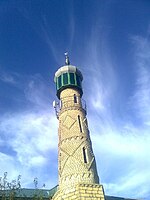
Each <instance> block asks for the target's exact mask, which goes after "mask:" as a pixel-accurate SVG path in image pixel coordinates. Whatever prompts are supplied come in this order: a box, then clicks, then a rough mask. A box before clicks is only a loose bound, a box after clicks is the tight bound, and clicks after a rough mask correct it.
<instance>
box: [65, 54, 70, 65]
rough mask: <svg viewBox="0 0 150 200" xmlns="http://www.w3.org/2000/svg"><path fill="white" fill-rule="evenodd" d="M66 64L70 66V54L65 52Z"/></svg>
mask: <svg viewBox="0 0 150 200" xmlns="http://www.w3.org/2000/svg"><path fill="white" fill-rule="evenodd" d="M65 64H66V65H70V61H69V56H68V52H65Z"/></svg>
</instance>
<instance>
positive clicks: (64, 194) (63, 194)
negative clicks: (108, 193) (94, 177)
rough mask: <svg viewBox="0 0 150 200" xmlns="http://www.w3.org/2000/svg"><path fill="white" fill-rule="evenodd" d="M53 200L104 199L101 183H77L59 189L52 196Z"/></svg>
mask: <svg viewBox="0 0 150 200" xmlns="http://www.w3.org/2000/svg"><path fill="white" fill-rule="evenodd" d="M53 199H54V200H105V194H104V190H103V186H102V185H98V184H78V185H76V186H75V187H74V188H70V187H68V189H67V190H65V191H64V190H59V191H58V192H57V193H56V194H55V195H54V197H53Z"/></svg>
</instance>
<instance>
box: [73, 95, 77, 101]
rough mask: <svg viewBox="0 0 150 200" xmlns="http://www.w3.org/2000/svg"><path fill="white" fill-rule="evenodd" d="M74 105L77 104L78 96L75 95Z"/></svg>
mask: <svg viewBox="0 0 150 200" xmlns="http://www.w3.org/2000/svg"><path fill="white" fill-rule="evenodd" d="M74 103H77V95H76V94H74Z"/></svg>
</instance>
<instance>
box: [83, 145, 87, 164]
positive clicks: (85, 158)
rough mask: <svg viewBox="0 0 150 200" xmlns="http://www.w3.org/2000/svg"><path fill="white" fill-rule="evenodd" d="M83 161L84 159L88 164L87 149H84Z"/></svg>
mask: <svg viewBox="0 0 150 200" xmlns="http://www.w3.org/2000/svg"><path fill="white" fill-rule="evenodd" d="M83 159H84V163H87V157H86V149H85V147H83Z"/></svg>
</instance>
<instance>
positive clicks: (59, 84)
mask: <svg viewBox="0 0 150 200" xmlns="http://www.w3.org/2000/svg"><path fill="white" fill-rule="evenodd" d="M60 87H61V76H59V77H58V89H59V88H60Z"/></svg>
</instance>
